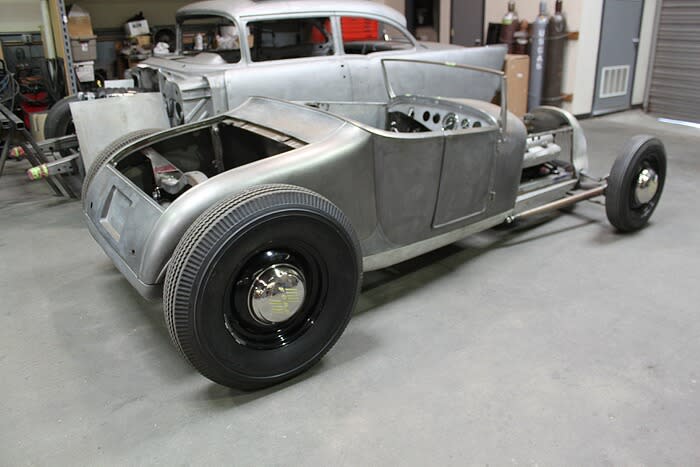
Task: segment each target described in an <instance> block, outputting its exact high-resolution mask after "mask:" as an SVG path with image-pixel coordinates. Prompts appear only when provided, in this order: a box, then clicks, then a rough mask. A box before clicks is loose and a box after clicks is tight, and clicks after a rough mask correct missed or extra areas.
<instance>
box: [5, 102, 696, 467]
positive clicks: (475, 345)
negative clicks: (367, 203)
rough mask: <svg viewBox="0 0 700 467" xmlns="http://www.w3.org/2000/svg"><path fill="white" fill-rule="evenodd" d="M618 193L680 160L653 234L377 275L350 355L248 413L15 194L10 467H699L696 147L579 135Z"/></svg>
mask: <svg viewBox="0 0 700 467" xmlns="http://www.w3.org/2000/svg"><path fill="white" fill-rule="evenodd" d="M583 126H584V128H585V130H586V132H587V135H588V137H589V149H590V153H591V158H592V169H593V171H594V172H596V173H600V174H604V173H606V172H607V170H608V169H609V167H610V165H611V164H612V160H613V158H614V154H615V152H616V150H618V149H619V148H620V147H621V146H622V144H623V141H624V139H625V138H626V137H628V136H631V135H632V134H634V133H640V132H642V133H653V134H656V135H659V136H661V137H662V139H663V141H664V142H665V143H666V145H667V149H668V153H669V157H670V161H669V162H670V164H669V175H668V181H667V186H666V189H665V192H664V196H663V198H662V200H661V205H660V207H659V209H658V210H657V211H656V213H655V214H654V217H653V218H652V222H651V225H650V226H649V227H648V228H646V229H644V230H643V231H641V232H639V233H637V234H634V235H618V234H616V233H615V232H614V231H613V230H612V228H611V227H610V225H609V224H608V223H607V221H606V218H605V210H604V209H603V208H602V207H601V206H598V205H595V204H592V203H584V204H582V205H580V206H578V207H577V208H576V210H575V211H574V213H573V214H566V215H560V216H558V217H556V218H554V219H552V220H551V221H549V222H546V223H542V224H539V225H534V226H533V225H530V226H525V227H523V228H520V229H516V230H513V231H489V232H486V233H484V234H480V235H478V236H475V237H471V238H469V239H467V240H465V241H463V242H460V243H458V244H455V245H453V246H449V247H447V248H444V249H442V250H439V251H437V252H435V253H433V254H430V255H428V256H426V257H422V258H419V259H417V260H414V261H410V262H408V263H405V264H402V265H399V266H398V267H396V268H393V269H391V270H385V271H381V272H378V273H373V274H369V275H368V276H367V278H366V282H365V287H364V292H363V294H362V297H361V301H360V305H359V307H358V310H357V313H356V315H355V317H354V318H353V320H352V321H351V322H350V324H349V326H348V329H347V331H346V332H345V335H344V336H343V337H342V338H341V339H340V341H339V342H338V344H337V345H336V347H335V348H334V349H333V350H332V351H331V352H330V353H329V354H328V355H327V356H326V357H325V358H324V359H323V361H322V362H321V364H319V365H318V366H316V367H315V368H314V369H312V370H311V371H310V372H308V373H306V374H305V375H303V376H301V377H299V378H296V379H295V380H293V381H291V382H288V383H286V384H283V385H280V386H277V387H274V388H271V389H268V390H264V391H260V392H256V393H241V392H237V391H232V390H229V389H226V388H223V387H221V386H218V385H216V384H213V383H211V382H209V381H208V380H206V379H204V378H203V377H201V376H200V375H199V374H198V373H196V372H195V371H194V370H193V369H191V368H190V367H189V366H188V365H187V363H185V361H184V360H182V359H181V358H180V356H179V355H178V354H177V352H176V351H175V350H174V348H173V347H172V346H171V344H170V341H169V338H168V335H167V331H166V329H165V327H164V325H163V318H162V314H161V308H160V303H149V302H146V301H144V300H143V299H141V298H140V297H139V296H138V295H137V294H136V293H135V292H134V291H133V290H132V289H131V287H130V286H129V284H128V283H127V282H126V280H124V279H123V278H122V277H121V276H120V274H119V273H118V272H117V271H116V269H115V268H114V267H113V266H112V264H111V262H110V261H109V259H108V258H107V257H106V256H105V254H104V253H103V252H102V251H101V250H100V248H99V247H98V246H97V244H96V243H95V242H94V241H93V240H92V238H91V237H90V235H89V234H88V232H87V229H86V228H85V227H84V225H83V222H82V220H81V212H80V206H79V204H78V202H75V201H66V200H62V199H59V198H56V197H53V196H51V193H50V191H49V190H48V188H47V186H45V184H41V183H40V184H36V183H34V184H30V183H25V180H24V179H23V178H22V176H21V172H22V170H23V169H24V168H26V167H25V165H24V163H21V164H20V163H16V162H13V163H11V165H10V166H9V174H8V175H7V176H4V177H2V178H0V226H1V230H0V232H1V234H0V375H1V376H0V414H1V415H0V465H24V464H39V465H42V464H51V465H76V464H88V465H89V464H97V465H111V464H164V465H176V464H178V465H179V464H199V465H216V464H227V465H286V464H290V465H295V464H304V465H353V466H354V465H391V464H398V463H400V464H404V465H465V464H492V465H504V464H545V465H600V464H614V465H629V464H649V465H659V464H676V465H693V464H694V465H697V464H699V463H700V445H699V444H698V439H700V418H699V417H698V414H700V383H698V381H699V380H700V368H699V367H698V355H700V315H698V310H699V309H700V307H699V306H698V303H699V302H700V274H699V270H700V267H698V259H700V247H699V244H700V242H699V241H698V240H699V238H698V232H700V216H698V214H699V211H698V207H697V206H698V199H700V183H698V180H700V159H698V147H700V131H698V130H692V129H688V128H682V127H675V126H669V125H665V124H659V123H657V122H656V121H655V120H654V119H652V118H651V117H649V116H647V115H644V114H642V113H641V112H638V111H632V112H626V113H622V114H616V115H612V116H608V117H604V118H598V119H591V120H586V121H584V122H583Z"/></svg>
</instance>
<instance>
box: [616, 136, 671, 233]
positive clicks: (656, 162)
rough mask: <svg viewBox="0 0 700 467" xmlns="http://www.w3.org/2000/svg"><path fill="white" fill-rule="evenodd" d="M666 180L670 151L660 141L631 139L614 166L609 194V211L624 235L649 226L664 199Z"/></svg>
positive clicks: (647, 137)
mask: <svg viewBox="0 0 700 467" xmlns="http://www.w3.org/2000/svg"><path fill="white" fill-rule="evenodd" d="M665 180H666V150H665V149H664V145H663V143H662V142H661V141H659V140H658V139H657V138H654V137H652V136H645V135H638V136H634V137H633V138H631V139H630V140H629V141H628V142H627V144H626V145H625V147H624V149H623V151H622V153H621V154H620V155H619V156H618V158H617V159H616V160H615V163H614V164H613V167H612V170H611V171H610V176H609V177H608V187H607V189H606V192H605V211H606V213H607V216H608V220H609V221H610V223H611V224H612V225H613V226H615V228H616V229H618V230H619V231H621V232H632V231H635V230H639V229H641V228H642V227H644V226H645V225H646V223H647V222H648V221H649V218H650V217H651V215H652V213H653V212H654V210H655V209H656V206H657V205H658V203H659V199H660V198H661V192H662V191H663V188H664V182H665Z"/></svg>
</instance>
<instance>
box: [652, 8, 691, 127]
mask: <svg viewBox="0 0 700 467" xmlns="http://www.w3.org/2000/svg"><path fill="white" fill-rule="evenodd" d="M660 1H661V2H662V3H661V11H660V17H659V19H658V21H659V25H658V30H657V36H656V37H657V39H656V52H655V55H654V63H653V65H652V66H653V69H652V77H651V85H650V87H649V97H648V99H649V100H648V110H649V111H650V112H654V113H655V114H657V115H660V116H663V117H667V118H673V119H678V120H687V121H692V122H700V1H698V0H660Z"/></svg>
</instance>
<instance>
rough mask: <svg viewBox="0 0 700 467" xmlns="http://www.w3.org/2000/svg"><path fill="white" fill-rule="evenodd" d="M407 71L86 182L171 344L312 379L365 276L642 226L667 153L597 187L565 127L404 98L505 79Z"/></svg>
mask: <svg viewBox="0 0 700 467" xmlns="http://www.w3.org/2000/svg"><path fill="white" fill-rule="evenodd" d="M409 62H410V63H409ZM409 62H405V61H402V60H400V59H385V60H384V66H383V73H382V74H383V76H384V79H385V86H383V88H384V89H385V92H386V94H385V97H384V99H383V100H382V101H379V102H377V101H369V102H356V101H354V102H353V101H336V100H327V101H323V100H319V99H316V100H313V101H311V102H307V103H305V104H302V103H293V102H289V101H284V100H279V99H273V98H267V97H266V98H261V97H254V98H249V99H248V100H246V101H245V102H244V103H243V104H241V105H240V106H239V107H237V108H236V109H234V110H231V111H228V112H225V113H223V114H220V115H218V116H215V117H211V118H209V119H205V120H203V121H199V122H194V123H190V124H186V125H183V126H180V127H176V128H171V129H168V130H163V131H157V132H155V133H150V134H147V133H139V134H136V135H131V136H129V135H127V136H126V137H125V138H124V139H123V140H122V141H117V142H116V143H115V144H114V145H113V146H112V147H111V148H108V149H107V150H105V151H104V152H103V154H102V155H101V157H99V158H98V160H97V162H96V163H95V164H94V165H93V166H92V167H91V168H90V169H89V170H88V173H87V176H86V178H85V182H84V192H83V208H84V213H85V216H86V219H87V224H88V227H89V229H90V232H91V233H92V235H93V237H94V238H95V239H96V240H97V242H98V243H99V244H100V245H101V246H102V248H103V249H104V250H105V252H106V253H107V254H108V255H109V257H110V258H111V259H112V260H113V261H114V263H115V264H116V266H117V267H118V268H119V270H120V271H121V272H122V273H123V275H124V276H125V277H126V278H127V279H128V280H129V282H130V283H131V284H132V285H133V286H134V287H135V288H136V289H137V290H138V291H139V292H140V293H141V294H142V295H144V296H145V297H148V298H157V297H159V296H160V295H161V293H162V294H163V297H164V309H165V315H166V322H167V323H168V329H169V331H170V334H171V337H172V338H173V342H174V343H175V345H176V346H177V347H178V348H179V349H180V351H181V352H182V353H183V355H185V357H186V358H187V359H188V360H189V361H190V363H192V364H193V365H194V366H195V367H196V368H197V369H198V370H199V371H200V372H201V373H202V374H203V375H205V376H207V377H208V378H210V379H212V380H213V381H216V382H219V383H221V384H225V385H228V386H232V387H240V388H246V389H252V388H258V387H262V386H265V385H269V384H274V383H277V382H280V381H283V380H285V379H288V378H290V377H292V376H294V375H295V374H298V373H300V372H302V371H304V370H305V369H306V368H308V367H309V366H310V365H312V364H313V363H314V362H316V361H318V359H320V358H321V356H322V355H323V354H324V353H325V352H326V351H327V350H328V349H329V348H330V346H332V345H333V343H334V342H335V341H336V339H337V338H338V337H339V336H340V333H342V330H343V329H344V327H345V325H346V324H347V321H348V319H349V317H350V315H351V313H352V309H353V307H354V304H355V300H356V298H357V294H358V291H359V284H360V283H361V274H362V271H371V270H376V269H380V268H384V267H387V266H390V265H393V264H396V263H399V262H401V261H404V260H407V259H410V258H413V257H416V256H418V255H420V254H423V253H426V252H428V251H431V250H435V249H437V248H440V247H442V246H445V245H447V244H450V243H452V242H455V241H457V240H459V239H461V238H463V237H466V236H468V235H470V234H472V233H476V232H478V231H482V230H485V229H488V228H491V227H493V226H496V225H498V224H502V223H504V222H505V223H508V222H511V221H513V220H514V219H517V218H519V217H527V216H529V215H534V214H537V213H540V212H543V211H547V210H553V209H557V208H560V207H565V206H569V205H572V204H574V203H575V202H578V201H581V200H584V199H589V198H592V197H595V196H600V195H603V194H605V195H606V197H607V202H606V210H607V212H608V218H609V219H610V220H611V222H612V223H613V224H614V225H615V226H616V227H617V228H618V229H620V230H628V231H629V230H636V229H638V228H641V227H642V226H643V225H644V224H645V223H646V221H647V220H648V218H649V216H650V215H651V213H652V212H653V210H654V208H655V207H656V204H657V203H658V200H659V197H660V194H661V190H662V188H663V181H664V176H665V167H666V166H665V153H664V149H663V145H662V144H661V143H660V142H659V141H658V140H657V139H655V138H651V137H638V138H636V139H633V140H632V141H631V142H630V144H629V145H628V148H627V149H626V150H625V152H624V154H623V156H622V157H621V158H619V159H618V161H617V162H616V163H615V166H613V171H612V173H611V175H610V178H609V179H605V178H601V179H592V178H591V177H590V176H589V175H587V174H586V168H587V150H586V140H585V137H584V135H583V131H582V129H581V127H580V125H579V124H578V122H577V121H576V119H575V118H574V117H573V116H572V115H571V114H569V113H568V112H566V111H564V110H562V109H558V108H553V107H540V108H537V109H535V110H534V111H533V112H532V113H531V114H530V115H528V118H527V120H526V123H525V122H523V121H521V120H520V119H518V118H517V117H515V116H514V115H513V114H511V113H509V112H508V111H507V105H506V104H507V103H506V102H503V105H502V106H500V107H499V106H496V105H494V104H491V103H489V102H484V101H483V100H477V99H472V98H468V97H460V96H459V95H455V96H451V97H450V96H445V97H434V96H436V95H438V94H437V93H436V92H431V91H430V86H429V83H433V81H432V80H431V81H430V82H429V83H428V82H426V81H422V82H421V83H422V85H421V86H417V87H416V89H417V90H418V92H416V93H411V94H407V93H404V92H401V93H397V92H396V88H397V86H396V84H397V83H401V82H402V78H403V72H404V71H405V66H408V65H411V66H412V69H414V70H419V69H420V70H421V71H420V72H418V71H417V73H418V74H419V75H421V76H426V77H428V76H431V77H433V78H435V77H440V76H441V73H446V75H445V76H447V75H450V74H451V76H452V79H451V80H449V81H450V82H461V83H462V84H463V85H464V87H463V92H464V93H468V91H469V89H471V87H472V86H471V83H472V82H471V81H469V80H461V79H459V73H463V72H468V73H474V72H479V73H485V74H488V75H490V76H491V78H495V79H496V81H497V82H498V83H499V85H500V88H501V95H502V96H505V95H507V93H506V92H505V91H506V89H505V88H506V82H505V77H504V75H503V73H502V72H500V71H495V70H487V69H476V68H473V67H466V66H458V65H455V64H452V63H447V64H444V63H437V62H417V61H409ZM392 65H398V66H399V68H398V70H399V73H398V76H399V78H401V79H399V80H392V79H391V76H390V75H391V73H389V71H388V70H389V69H390V68H391V66H392ZM427 69H429V70H433V72H429V71H426V70H427ZM441 89H443V90H444V89H446V88H444V87H441ZM442 95H443V96H444V94H442ZM462 95H464V94H462ZM387 96H388V97H387ZM164 283H165V287H163V284H164Z"/></svg>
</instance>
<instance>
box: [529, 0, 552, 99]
mask: <svg viewBox="0 0 700 467" xmlns="http://www.w3.org/2000/svg"><path fill="white" fill-rule="evenodd" d="M548 23H549V16H548V15H547V2H546V1H541V2H540V14H539V15H538V16H537V19H535V21H534V22H533V23H532V25H531V27H530V28H531V30H530V86H529V89H528V94H527V109H528V111H529V110H532V109H534V108H535V107H537V106H539V105H540V103H541V102H542V87H543V83H544V67H545V59H546V48H547V40H546V39H547V24H548Z"/></svg>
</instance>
